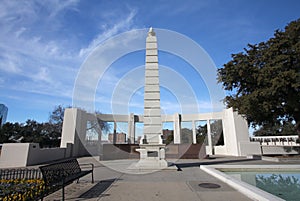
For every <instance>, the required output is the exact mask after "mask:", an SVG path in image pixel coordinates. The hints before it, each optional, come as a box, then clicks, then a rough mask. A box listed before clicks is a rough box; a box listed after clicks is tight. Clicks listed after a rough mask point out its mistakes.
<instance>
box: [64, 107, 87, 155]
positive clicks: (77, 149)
mask: <svg viewBox="0 0 300 201" xmlns="http://www.w3.org/2000/svg"><path fill="white" fill-rule="evenodd" d="M86 124H87V115H86V112H85V111H83V110H80V109H77V108H66V109H65V114H64V122H63V128H62V138H61V144H60V147H61V148H66V147H67V144H68V143H70V144H72V146H73V150H72V156H74V157H77V156H81V155H84V154H86V153H85V148H84V145H83V142H84V141H85V137H86V126H87V125H86Z"/></svg>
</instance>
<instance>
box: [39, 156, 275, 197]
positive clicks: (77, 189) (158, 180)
mask: <svg viewBox="0 0 300 201" xmlns="http://www.w3.org/2000/svg"><path fill="white" fill-rule="evenodd" d="M79 161H80V163H87V162H92V163H94V164H95V172H94V173H95V183H94V184H91V182H90V181H91V177H90V175H87V176H85V177H84V178H82V179H81V180H80V182H79V183H78V184H77V183H73V184H71V185H69V186H68V187H66V200H70V201H75V200H76V201H80V200H88V201H96V200H100V201H153V200H157V201H160V200H161V201H166V200H172V201H185V200H189V201H194V200H195V201H196V200H197V201H235V200H236V201H240V200H243V201H247V200H251V199H249V198H248V197H246V196H245V195H243V194H241V193H240V192H238V191H237V190H235V189H233V188H232V187H230V186H228V185H227V184H225V183H223V182H221V181H220V180H218V179H216V178H215V177H213V176H210V175H209V174H207V173H206V172H204V171H202V170H201V169H200V168H199V166H200V165H201V164H202V165H209V164H228V165H229V164H239V165H242V164H276V163H274V162H266V161H261V160H250V159H246V158H235V157H230V158H228V157H226V158H224V157H220V158H215V159H210V160H208V159H206V160H179V161H176V162H175V164H176V165H177V167H178V168H179V169H178V170H180V171H178V170H174V169H173V170H162V171H156V172H152V173H145V172H139V174H133V172H128V171H126V166H127V167H128V166H129V165H130V164H131V163H132V162H134V161H133V160H118V161H105V162H102V161H101V163H100V162H99V161H98V160H97V159H96V158H92V157H88V158H80V159H79ZM277 164H278V163H277ZM124 170H125V171H124ZM203 183H209V184H211V185H214V184H217V185H219V188H204V187H200V186H199V184H203ZM211 185H210V186H211ZM216 187H218V186H216ZM60 198H61V191H58V192H56V193H54V194H51V195H49V196H48V197H47V198H46V199H44V200H47V201H48V200H49V201H54V200H60Z"/></svg>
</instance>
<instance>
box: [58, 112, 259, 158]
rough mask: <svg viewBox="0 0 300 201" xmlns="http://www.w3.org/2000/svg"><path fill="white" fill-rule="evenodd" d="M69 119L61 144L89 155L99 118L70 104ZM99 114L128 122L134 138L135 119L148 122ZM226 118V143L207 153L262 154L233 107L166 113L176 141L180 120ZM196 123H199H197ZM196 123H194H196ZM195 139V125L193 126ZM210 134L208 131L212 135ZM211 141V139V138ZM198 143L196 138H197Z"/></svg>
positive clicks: (134, 117)
mask: <svg viewBox="0 0 300 201" xmlns="http://www.w3.org/2000/svg"><path fill="white" fill-rule="evenodd" d="M64 118H65V120H64V124H63V134H62V141H61V147H65V145H66V143H71V144H73V156H82V155H86V154H87V151H86V149H85V147H84V146H83V143H82V142H84V141H85V135H86V124H87V121H88V120H90V119H94V120H95V115H92V114H89V113H86V112H84V111H82V110H80V109H77V108H69V109H66V110H65V117H64ZM97 118H100V119H101V120H103V121H108V122H128V131H129V133H128V136H129V138H130V141H131V142H133V137H134V136H135V133H134V130H135V129H134V126H135V122H144V117H143V115H134V114H130V115H112V114H98V115H97ZM217 119H221V120H222V126H223V136H224V146H218V147H216V146H215V147H212V145H211V144H210V146H209V147H208V149H207V151H206V153H207V154H219V155H231V156H247V155H253V154H261V149H260V146H259V143H256V142H250V140H249V132H248V125H247V122H246V120H245V119H244V118H243V117H242V116H241V115H238V113H237V112H234V111H233V109H232V108H229V109H225V110H223V111H222V112H215V113H206V114H178V113H177V114H174V115H162V120H163V122H173V126H174V144H181V142H180V139H181V137H180V135H181V129H180V125H181V124H180V122H183V121H191V122H195V121H202V120H206V121H207V122H209V121H210V120H217ZM194 124H195V123H194ZM194 124H193V125H194ZM208 132H210V131H209V125H208ZM193 134H194V136H193V137H194V141H195V128H193ZM209 136H210V135H208V137H209ZM209 141H210V143H211V140H209ZM194 143H195V142H194ZM100 154H101V153H100Z"/></svg>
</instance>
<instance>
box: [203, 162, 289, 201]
mask: <svg viewBox="0 0 300 201" xmlns="http://www.w3.org/2000/svg"><path fill="white" fill-rule="evenodd" d="M226 167H227V168H245V167H244V166H242V165H234V166H223V165H213V166H212V165H200V169H201V170H203V171H205V172H206V173H208V174H210V175H212V176H214V177H216V178H217V179H219V180H221V181H223V182H225V183H226V184H228V185H229V186H231V187H232V188H234V189H236V190H237V191H239V192H241V193H243V194H244V195H246V196H247V197H249V198H250V199H254V200H259V201H284V199H282V198H279V197H277V196H275V195H272V194H271V193H268V192H266V191H263V190H261V189H259V188H257V187H255V186H252V185H250V184H247V183H245V182H243V181H239V180H237V179H235V178H233V177H231V176H229V175H227V174H225V173H223V172H221V171H219V170H217V168H226ZM249 167H251V166H249V165H247V168H249ZM259 167H260V168H261V167H262V166H261V165H260V166H259ZM268 167H269V168H270V166H268ZM252 168H255V166H253V167H252ZM266 168H267V167H266ZM274 168H278V165H277V166H276V167H274ZM249 169H250V168H249Z"/></svg>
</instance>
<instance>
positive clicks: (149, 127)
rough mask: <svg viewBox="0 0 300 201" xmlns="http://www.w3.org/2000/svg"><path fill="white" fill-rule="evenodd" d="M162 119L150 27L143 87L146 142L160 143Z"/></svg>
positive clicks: (154, 39)
mask: <svg viewBox="0 0 300 201" xmlns="http://www.w3.org/2000/svg"><path fill="white" fill-rule="evenodd" d="M161 135H162V121H161V110H160V89H159V71H158V52H157V39H156V36H155V32H154V31H153V28H150V30H149V32H148V37H147V39H146V66H145V88H144V138H146V140H147V143H148V144H162V140H161Z"/></svg>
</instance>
